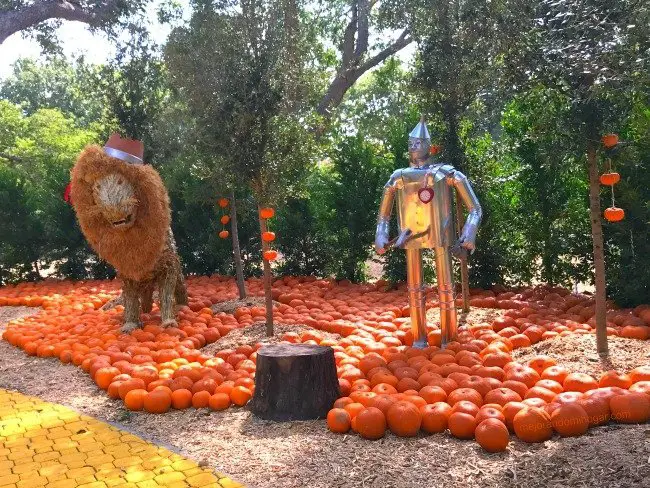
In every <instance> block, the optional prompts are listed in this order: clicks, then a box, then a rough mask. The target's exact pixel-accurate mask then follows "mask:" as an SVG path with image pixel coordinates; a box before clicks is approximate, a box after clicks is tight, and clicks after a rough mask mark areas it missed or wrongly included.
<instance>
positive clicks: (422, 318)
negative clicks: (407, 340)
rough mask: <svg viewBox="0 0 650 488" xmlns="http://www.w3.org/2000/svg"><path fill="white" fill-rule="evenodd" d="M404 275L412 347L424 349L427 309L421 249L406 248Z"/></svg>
mask: <svg viewBox="0 0 650 488" xmlns="http://www.w3.org/2000/svg"><path fill="white" fill-rule="evenodd" d="M406 277H407V282H408V292H409V307H410V309H411V330H412V331H413V347H415V348H418V349H424V348H425V347H427V314H426V311H427V310H426V296H425V292H424V275H423V273H422V250H421V249H406Z"/></svg>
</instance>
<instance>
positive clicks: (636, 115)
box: [603, 93, 650, 307]
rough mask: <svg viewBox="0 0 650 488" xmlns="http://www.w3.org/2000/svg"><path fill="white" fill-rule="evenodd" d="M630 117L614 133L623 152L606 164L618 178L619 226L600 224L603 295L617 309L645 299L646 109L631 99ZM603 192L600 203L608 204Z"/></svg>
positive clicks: (649, 124) (648, 252) (649, 274)
mask: <svg viewBox="0 0 650 488" xmlns="http://www.w3.org/2000/svg"><path fill="white" fill-rule="evenodd" d="M629 98H630V101H631V105H632V108H631V110H630V115H629V117H627V118H626V119H625V120H622V121H621V123H620V126H619V127H614V128H615V129H616V130H617V131H618V132H620V134H621V137H622V139H623V141H625V142H624V144H626V145H625V146H624V148H623V150H621V151H620V153H619V154H617V155H615V156H614V157H613V158H612V161H613V162H612V164H613V169H614V171H617V172H619V173H620V174H621V182H620V183H619V184H617V185H616V186H615V192H616V204H617V206H620V207H621V208H624V209H625V219H624V220H623V221H621V222H615V223H611V224H610V223H605V224H604V226H605V228H604V231H605V252H606V260H607V291H608V295H609V296H611V297H612V298H613V299H614V300H615V301H616V303H618V304H619V305H621V306H630V307H632V306H636V305H641V304H644V303H646V302H647V301H648V297H649V296H650V266H649V262H648V257H649V256H650V225H649V224H650V172H648V168H650V140H649V139H648V134H649V133H650V105H649V104H648V102H647V97H641V96H639V94H638V93H632V94H631V96H630V97H629ZM607 193H608V192H605V194H604V195H603V200H604V201H607V200H609V195H608V194H607Z"/></svg>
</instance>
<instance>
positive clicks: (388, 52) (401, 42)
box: [357, 30, 413, 74]
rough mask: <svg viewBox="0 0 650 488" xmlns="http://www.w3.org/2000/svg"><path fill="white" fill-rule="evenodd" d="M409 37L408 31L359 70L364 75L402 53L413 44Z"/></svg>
mask: <svg viewBox="0 0 650 488" xmlns="http://www.w3.org/2000/svg"><path fill="white" fill-rule="evenodd" d="M408 35H409V32H408V30H405V31H404V32H402V34H401V35H400V36H399V37H398V38H397V39H395V42H393V43H392V44H391V45H390V46H387V47H386V48H385V49H383V50H382V51H380V52H378V53H377V54H375V55H374V56H373V57H372V58H370V59H368V60H367V61H366V62H365V63H363V64H362V65H360V66H359V67H358V68H357V69H358V70H361V71H362V74H363V73H365V72H366V71H368V70H369V69H371V68H374V67H375V66H377V65H378V64H379V63H381V62H383V61H384V60H386V59H387V58H389V57H390V56H392V55H393V54H395V53H397V52H399V51H401V50H402V49H404V48H405V47H406V46H408V45H409V44H411V42H413V39H411V38H410V37H409V36H408Z"/></svg>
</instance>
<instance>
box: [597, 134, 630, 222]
mask: <svg viewBox="0 0 650 488" xmlns="http://www.w3.org/2000/svg"><path fill="white" fill-rule="evenodd" d="M602 141H603V146H605V148H611V147H614V146H615V145H616V144H618V136H617V135H616V134H607V135H605V136H603V137H602ZM619 181H621V175H620V174H618V173H616V172H615V171H612V159H611V158H607V172H606V173H603V174H602V175H600V183H601V184H602V185H608V186H609V188H610V190H611V192H612V206H611V207H609V208H607V209H605V212H604V217H605V220H607V221H608V222H620V221H621V220H623V219H624V218H625V211H624V210H623V209H622V208H618V207H617V206H616V201H615V199H614V185H615V184H616V183H618V182H619Z"/></svg>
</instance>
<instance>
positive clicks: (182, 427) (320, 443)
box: [0, 307, 650, 488]
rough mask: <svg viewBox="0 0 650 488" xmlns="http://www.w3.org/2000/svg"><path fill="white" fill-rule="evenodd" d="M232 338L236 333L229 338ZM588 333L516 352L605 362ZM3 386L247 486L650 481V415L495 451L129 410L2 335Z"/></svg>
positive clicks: (627, 345) (246, 418)
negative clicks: (649, 421) (596, 356)
mask: <svg viewBox="0 0 650 488" xmlns="http://www.w3.org/2000/svg"><path fill="white" fill-rule="evenodd" d="M32 311H33V309H32V310H30V309H26V308H9V307H4V308H0V330H2V329H3V325H4V324H5V323H6V322H7V321H8V320H11V319H13V318H17V317H20V316H24V315H26V314H29V313H31V312H32ZM481 313H485V314H487V313H488V311H482V312H481ZM495 313H496V312H495ZM256 327H259V326H256ZM283 332H284V331H283ZM257 333H258V332H254V333H253V336H255V334H257ZM244 334H246V333H244ZM234 338H235V337H234V336H232V337H231V336H230V335H229V336H227V337H225V338H224V339H222V341H227V340H228V339H230V340H231V341H232V340H233V339H234ZM590 340H591V341H593V338H592V337H591V336H575V337H574V336H571V338H570V339H567V338H561V339H560V338H556V339H555V340H553V341H549V342H545V343H539V344H537V345H535V346H534V347H533V348H532V350H528V351H522V352H521V353H517V355H518V357H519V359H525V358H527V357H529V356H532V355H535V354H538V353H540V352H543V353H544V354H549V355H551V356H556V357H560V356H561V357H562V358H563V360H562V363H563V364H567V365H569V366H570V367H572V368H575V370H576V371H585V372H592V373H594V372H597V371H599V370H598V369H597V368H598V367H599V366H598V364H599V363H598V361H597V360H596V361H595V362H594V361H593V351H592V349H593V344H591V343H590V342H589V341H590ZM215 344H217V345H216V346H215V347H217V348H219V349H220V348H223V347H224V344H221V345H220V346H219V345H218V344H219V342H217V343H215ZM610 344H611V345H612V347H611V358H612V362H613V363H614V365H616V366H617V367H618V365H629V364H634V365H639V364H641V363H650V357H648V354H649V353H650V343H648V342H645V343H642V342H638V341H628V340H624V339H617V338H613V339H612V340H611V342H610ZM0 388H5V389H12V390H18V391H21V392H24V393H27V394H30V395H37V396H39V397H41V398H43V399H45V400H48V401H52V402H57V403H61V404H64V405H67V406H69V407H72V408H74V409H76V410H78V411H80V412H82V413H86V414H89V415H92V416H94V417H97V418H99V419H101V420H105V421H109V422H114V423H118V424H119V425H120V426H121V427H123V428H126V429H129V430H131V431H132V432H134V433H136V434H137V435H140V436H142V437H144V438H146V439H149V440H152V441H155V442H158V443H159V444H162V445H164V446H165V447H169V448H171V449H174V450H176V451H178V452H182V453H183V454H185V455H187V456H190V457H192V458H194V459H196V460H198V461H200V462H202V463H205V464H207V465H210V466H212V467H214V468H216V469H217V470H219V471H223V472H225V473H227V474H228V475H230V476H231V477H232V478H233V479H235V480H237V481H240V482H242V483H245V484H246V485H248V486H250V487H259V488H265V487H275V488H277V487H282V488H293V487H295V488H303V487H309V488H330V487H354V488H356V487H381V488H392V487H395V488H402V487H404V488H407V487H409V488H410V487H414V488H415V487H422V488H424V487H445V488H453V487H462V488H471V487H477V488H478V487H481V488H483V487H485V488H491V487H495V488H496V487H498V488H510V487H512V488H515V487H521V488H524V487H526V488H527V487H539V488H541V487H549V488H553V487H558V488H559V487H595V486H596V487H601V486H602V487H609V488H616V487H621V488H631V487H650V426H649V425H633V426H623V425H608V426H605V427H600V428H597V429H592V430H590V431H589V433H588V434H587V435H585V436H582V437H579V438H566V439H560V438H559V437H557V436H556V437H554V438H553V439H551V440H549V441H547V442H545V443H543V444H536V445H529V444H525V443H523V442H520V441H518V440H517V439H515V438H514V436H513V437H512V442H511V444H510V446H509V448H508V450H507V451H506V452H504V453H500V454H496V455H494V454H487V453H486V452H485V451H483V449H482V448H481V447H479V445H478V444H477V443H475V442H468V441H460V440H457V439H455V438H453V437H451V436H450V435H448V434H439V435H433V436H420V437H417V438H415V439H403V438H398V437H395V436H393V435H392V434H387V435H386V437H384V438H383V439H381V440H379V441H374V442H371V441H366V440H363V439H361V438H359V437H358V436H356V435H344V436H342V435H336V434H332V433H330V432H329V431H328V430H327V428H326V426H325V422H324V421H310V422H286V423H273V422H267V421H263V420H259V419H257V418H255V417H253V416H252V415H251V414H250V413H249V412H248V411H247V410H246V409H245V408H244V409H238V408H230V409H228V410H226V411H224V412H210V411H206V410H194V409H188V410H183V411H175V412H170V413H167V414H165V415H163V416H156V415H152V414H146V413H145V414H143V413H138V412H135V413H133V412H128V411H127V410H125V409H124V408H123V406H122V403H121V402H119V401H116V400H111V399H109V398H108V397H107V396H106V394H105V393H104V392H103V391H101V390H99V389H98V388H97V387H96V386H95V385H94V383H93V382H92V381H91V380H90V378H89V376H88V375H87V374H86V373H84V372H83V371H82V370H81V369H80V368H78V367H75V366H70V365H63V364H61V363H60V362H59V361H56V360H52V359H40V358H36V357H29V356H27V355H25V353H24V352H23V351H21V350H20V349H18V348H14V347H12V346H11V345H9V344H8V343H7V342H5V341H0Z"/></svg>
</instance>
